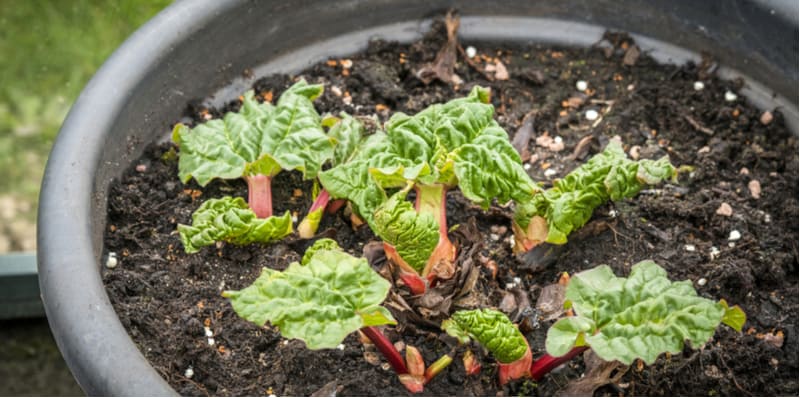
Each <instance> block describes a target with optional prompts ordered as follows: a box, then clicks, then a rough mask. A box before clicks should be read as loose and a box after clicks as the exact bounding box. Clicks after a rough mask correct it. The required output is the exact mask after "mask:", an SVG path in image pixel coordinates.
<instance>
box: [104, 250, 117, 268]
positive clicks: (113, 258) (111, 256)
mask: <svg viewBox="0 0 800 398" xmlns="http://www.w3.org/2000/svg"><path fill="white" fill-rule="evenodd" d="M117 264H119V260H117V253H115V252H108V259H106V268H108V269H114V268H116V266H117Z"/></svg>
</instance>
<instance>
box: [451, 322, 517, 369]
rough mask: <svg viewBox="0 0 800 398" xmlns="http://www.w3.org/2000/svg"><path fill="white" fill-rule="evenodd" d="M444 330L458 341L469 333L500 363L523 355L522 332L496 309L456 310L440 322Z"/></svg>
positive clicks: (466, 338)
mask: <svg viewBox="0 0 800 398" xmlns="http://www.w3.org/2000/svg"><path fill="white" fill-rule="evenodd" d="M442 329H444V331H445V332H447V334H449V335H451V336H453V337H455V338H457V339H459V341H461V342H462V343H467V342H468V341H469V339H468V337H467V336H469V337H471V338H473V339H475V340H477V341H478V343H480V344H481V345H482V346H484V347H486V348H487V349H488V350H489V351H490V352H491V353H492V355H494V357H495V359H497V360H498V361H499V362H501V363H512V362H514V361H516V360H518V359H520V358H522V357H523V356H524V355H525V352H526V351H527V349H528V343H527V341H526V340H525V336H523V335H522V333H520V331H519V329H517V327H516V326H514V324H513V323H511V320H509V319H508V317H507V316H506V315H505V314H503V313H502V312H500V311H496V310H492V309H483V310H469V311H456V312H455V313H453V315H452V316H451V317H450V319H449V320H446V321H444V322H443V323H442Z"/></svg>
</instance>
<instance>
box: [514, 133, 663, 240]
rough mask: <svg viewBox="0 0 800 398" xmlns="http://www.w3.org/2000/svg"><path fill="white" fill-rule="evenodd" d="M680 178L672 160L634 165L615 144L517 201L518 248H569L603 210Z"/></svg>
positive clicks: (516, 234)
mask: <svg viewBox="0 0 800 398" xmlns="http://www.w3.org/2000/svg"><path fill="white" fill-rule="evenodd" d="M675 175H676V172H675V168H674V167H673V166H672V164H670V162H669V158H668V157H666V156H664V157H663V158H661V159H658V160H649V159H644V160H640V161H638V162H637V161H633V160H630V159H628V157H627V155H626V154H625V151H624V150H623V149H622V145H621V144H620V143H619V142H618V141H615V140H612V141H611V142H609V144H608V145H607V146H606V148H605V150H604V151H603V152H602V153H600V154H597V155H595V156H593V157H592V158H591V159H590V160H589V161H588V162H586V163H585V164H583V165H582V166H580V167H578V168H577V169H575V170H573V171H572V172H570V173H569V174H567V176H566V177H564V178H563V179H560V180H556V181H555V182H554V183H553V187H552V188H550V189H547V190H545V191H542V192H539V193H537V194H535V195H533V196H532V197H531V198H530V199H529V200H525V201H519V202H517V207H516V212H515V215H514V222H513V223H512V227H513V230H514V236H515V240H516V247H515V250H516V251H517V252H525V251H528V250H530V249H532V248H533V247H534V246H536V245H538V244H539V243H541V242H548V243H553V244H564V243H566V242H567V236H568V235H569V234H570V233H571V232H572V231H574V230H576V229H578V228H580V227H582V226H583V225H584V224H586V222H587V221H589V219H590V218H591V217H592V213H593V212H594V209H596V208H597V207H598V206H600V205H602V204H603V203H606V202H607V201H609V200H614V201H616V200H620V199H623V198H630V197H633V196H635V195H636V194H638V193H639V191H641V190H642V189H643V188H644V187H645V186H647V185H653V184H658V183H660V182H661V181H663V180H666V179H669V178H674V177H675Z"/></svg>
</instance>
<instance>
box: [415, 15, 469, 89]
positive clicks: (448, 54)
mask: <svg viewBox="0 0 800 398" xmlns="http://www.w3.org/2000/svg"><path fill="white" fill-rule="evenodd" d="M444 23H445V26H446V27H447V43H445V45H444V46H442V48H441V49H440V50H439V53H437V54H436V59H435V60H434V61H433V63H429V64H426V65H424V66H423V67H422V68H420V69H419V70H418V71H417V72H416V76H417V78H418V79H419V80H422V82H423V83H425V84H430V83H431V82H432V81H433V80H434V79H439V80H441V81H443V82H445V83H452V84H460V83H461V82H462V80H461V78H460V77H459V76H458V75H456V74H455V72H454V70H455V67H456V48H458V36H457V33H458V26H459V24H460V20H459V18H458V16H456V15H455V12H454V11H453V10H450V11H448V12H447V15H446V16H445V19H444Z"/></svg>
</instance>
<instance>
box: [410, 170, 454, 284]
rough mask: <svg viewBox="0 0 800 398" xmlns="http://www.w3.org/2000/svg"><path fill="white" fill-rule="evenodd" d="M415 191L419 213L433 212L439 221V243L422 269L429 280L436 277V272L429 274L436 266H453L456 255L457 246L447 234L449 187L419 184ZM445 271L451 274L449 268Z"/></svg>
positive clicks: (415, 204) (423, 274)
mask: <svg viewBox="0 0 800 398" xmlns="http://www.w3.org/2000/svg"><path fill="white" fill-rule="evenodd" d="M415 191H416V192H417V199H416V202H415V203H414V207H415V209H416V210H417V213H419V214H422V213H428V214H431V215H433V217H434V218H435V219H436V220H437V221H438V222H439V243H438V244H437V245H436V248H435V249H434V250H433V253H431V257H430V259H428V263H427V264H425V269H424V270H423V271H422V276H423V277H428V280H429V281H433V280H435V278H436V275H435V274H436V272H434V275H430V276H429V274H431V271H433V270H434V267H445V268H451V267H453V265H452V263H453V261H455V257H456V248H455V246H453V243H452V242H450V238H449V237H448V236H447V187H445V186H444V185H442V184H433V185H420V184H417V185H416V187H415ZM443 273H444V274H451V273H450V272H449V270H445V271H444V272H443Z"/></svg>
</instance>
